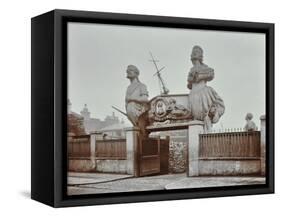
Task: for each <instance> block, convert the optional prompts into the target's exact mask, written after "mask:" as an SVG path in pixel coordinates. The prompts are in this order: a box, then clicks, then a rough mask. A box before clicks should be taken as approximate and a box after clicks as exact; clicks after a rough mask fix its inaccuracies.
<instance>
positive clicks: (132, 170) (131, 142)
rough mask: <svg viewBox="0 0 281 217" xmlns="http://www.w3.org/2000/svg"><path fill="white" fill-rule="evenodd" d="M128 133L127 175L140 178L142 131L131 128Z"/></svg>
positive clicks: (127, 129) (127, 130)
mask: <svg viewBox="0 0 281 217" xmlns="http://www.w3.org/2000/svg"><path fill="white" fill-rule="evenodd" d="M125 131H126V149H127V174H130V175H134V176H138V159H137V158H138V142H139V134H140V129H139V128H137V127H129V128H126V129H125Z"/></svg>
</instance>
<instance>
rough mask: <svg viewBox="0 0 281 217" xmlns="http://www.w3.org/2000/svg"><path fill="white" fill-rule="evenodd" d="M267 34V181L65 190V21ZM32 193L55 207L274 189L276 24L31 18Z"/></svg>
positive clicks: (106, 16) (99, 16) (81, 14)
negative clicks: (137, 189) (109, 190)
mask: <svg viewBox="0 0 281 217" xmlns="http://www.w3.org/2000/svg"><path fill="white" fill-rule="evenodd" d="M70 21H71V22H85V23H103V24H121V25H134V26H153V27H169V28H187V29H202V30H223V31H238V32H255V33H265V34H266V81H265V82H266V118H267V121H266V144H267V145H266V171H267V173H266V184H263V185H245V186H231V187H212V188H197V189H184V190H182V189H181V190H169V191H149V192H148V191H146V192H130V193H109V194H98V195H79V196H78V195H77V196H67V195H66V178H67V175H66V174H67V150H66V148H67V144H66V142H67V133H66V132H67V118H66V114H67V64H66V61H67V58H66V57H67V55H66V54H67V50H66V49H67V46H66V45H67V38H66V30H67V29H66V23H67V22H70ZM31 27H32V28H31V60H32V63H31V72H32V73H31V74H32V87H31V90H32V105H31V108H32V111H31V113H32V144H31V156H32V159H31V172H32V175H31V198H32V199H34V200H37V201H40V202H42V203H45V204H48V205H50V206H53V207H68V206H81V205H98V204H113V203H131V202H144V201H162V200H175V199H189V198H206V197H223V196H237V195H252V194H267V193H274V24H272V23H256V22H240V21H225V20H209V19H193V18H179V17H164V16H148V15H132V14H118V13H102V12H88V11H71V10H53V11H50V12H48V13H45V14H42V15H40V16H37V17H34V18H32V21H31Z"/></svg>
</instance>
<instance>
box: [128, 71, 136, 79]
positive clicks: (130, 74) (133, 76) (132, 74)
mask: <svg viewBox="0 0 281 217" xmlns="http://www.w3.org/2000/svg"><path fill="white" fill-rule="evenodd" d="M136 77H137V73H136V72H135V71H133V70H127V78H136Z"/></svg>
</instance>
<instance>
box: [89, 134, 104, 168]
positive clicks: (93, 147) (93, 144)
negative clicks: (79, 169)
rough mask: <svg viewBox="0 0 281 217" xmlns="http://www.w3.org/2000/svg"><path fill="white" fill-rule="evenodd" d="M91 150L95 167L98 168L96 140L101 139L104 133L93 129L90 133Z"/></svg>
mask: <svg viewBox="0 0 281 217" xmlns="http://www.w3.org/2000/svg"><path fill="white" fill-rule="evenodd" d="M90 136H91V137H90V150H91V161H92V163H93V169H96V141H97V139H101V136H102V133H101V132H98V131H93V132H91V133H90Z"/></svg>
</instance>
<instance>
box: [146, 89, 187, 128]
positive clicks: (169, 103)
mask: <svg viewBox="0 0 281 217" xmlns="http://www.w3.org/2000/svg"><path fill="white" fill-rule="evenodd" d="M149 104H150V106H149V108H150V109H149V111H148V119H149V127H158V126H159V127H161V126H163V125H167V124H168V125H169V124H173V125H175V126H176V125H177V124H183V123H187V122H189V121H191V120H192V115H191V111H190V109H189V103H188V95H187V94H178V95H160V96H156V97H154V98H153V99H152V100H150V102H149ZM149 127H148V128H149Z"/></svg>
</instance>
